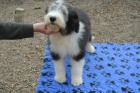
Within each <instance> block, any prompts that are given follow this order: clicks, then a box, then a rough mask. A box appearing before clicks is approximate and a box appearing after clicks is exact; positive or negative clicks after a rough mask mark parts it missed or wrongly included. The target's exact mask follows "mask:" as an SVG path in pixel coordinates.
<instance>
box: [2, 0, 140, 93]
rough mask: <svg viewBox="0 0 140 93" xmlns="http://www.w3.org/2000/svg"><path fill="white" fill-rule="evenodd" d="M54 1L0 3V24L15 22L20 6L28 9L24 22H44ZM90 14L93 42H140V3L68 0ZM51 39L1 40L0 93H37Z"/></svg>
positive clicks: (39, 36) (7, 0) (10, 0)
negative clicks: (45, 14) (47, 45)
mask: <svg viewBox="0 0 140 93" xmlns="http://www.w3.org/2000/svg"><path fill="white" fill-rule="evenodd" d="M51 1H52V0H0V21H5V22H14V11H15V9H16V8H17V7H20V8H24V9H25V15H24V23H35V22H41V21H43V17H44V11H45V8H46V6H47V5H49V2H51ZM68 2H69V3H70V4H71V5H72V6H74V7H79V8H81V9H83V10H84V11H86V12H87V14H88V15H89V17H90V19H91V23H92V33H93V34H94V35H95V40H94V41H93V43H103V42H116V43H126V42H130V43H140V0H68ZM46 42H47V36H45V35H43V34H37V33H35V35H34V38H28V39H22V40H1V41H0V93H33V92H35V88H36V85H37V82H38V78H39V75H40V71H41V68H42V62H43V57H44V47H45V44H46Z"/></svg>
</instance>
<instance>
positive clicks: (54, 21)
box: [44, 0, 68, 32]
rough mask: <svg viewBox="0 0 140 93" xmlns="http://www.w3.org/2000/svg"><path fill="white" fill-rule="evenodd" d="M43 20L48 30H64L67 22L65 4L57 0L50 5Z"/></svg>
mask: <svg viewBox="0 0 140 93" xmlns="http://www.w3.org/2000/svg"><path fill="white" fill-rule="evenodd" d="M44 20H45V22H46V24H47V27H48V29H49V30H52V31H56V32H57V31H60V30H62V29H65V28H66V22H67V21H68V9H67V7H66V4H65V2H64V1H62V0H57V1H55V2H54V3H52V4H51V6H50V7H49V9H48V11H47V12H46V15H45V17H44Z"/></svg>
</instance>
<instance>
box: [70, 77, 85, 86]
mask: <svg viewBox="0 0 140 93" xmlns="http://www.w3.org/2000/svg"><path fill="white" fill-rule="evenodd" d="M71 83H72V85H73V86H79V85H81V84H82V83H83V80H82V78H73V79H72V82H71Z"/></svg>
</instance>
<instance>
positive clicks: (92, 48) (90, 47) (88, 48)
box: [86, 35, 95, 53]
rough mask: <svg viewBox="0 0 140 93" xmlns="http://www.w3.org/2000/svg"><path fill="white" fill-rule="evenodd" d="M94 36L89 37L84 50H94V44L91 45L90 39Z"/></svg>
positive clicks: (91, 51) (92, 51)
mask: <svg viewBox="0 0 140 93" xmlns="http://www.w3.org/2000/svg"><path fill="white" fill-rule="evenodd" d="M94 38H95V37H94V36H92V35H91V37H90V39H89V42H88V43H87V46H86V50H87V51H88V52H90V53H94V52H95V48H94V46H93V45H92V43H91V41H92V40H93V39H94Z"/></svg>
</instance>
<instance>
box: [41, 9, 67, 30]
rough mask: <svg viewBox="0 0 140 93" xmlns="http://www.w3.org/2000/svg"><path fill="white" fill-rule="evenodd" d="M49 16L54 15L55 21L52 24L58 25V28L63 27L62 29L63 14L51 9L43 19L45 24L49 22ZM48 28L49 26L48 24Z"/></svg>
mask: <svg viewBox="0 0 140 93" xmlns="http://www.w3.org/2000/svg"><path fill="white" fill-rule="evenodd" d="M50 17H56V21H55V22H54V24H53V25H56V26H59V27H60V28H63V29H64V28H65V27H66V23H65V20H64V17H63V14H62V13H60V12H59V11H51V12H49V13H48V14H46V15H45V17H44V20H45V22H46V24H47V25H48V24H49V25H50V24H51V21H50ZM48 28H49V26H48ZM60 28H59V29H60ZM50 29H51V27H50Z"/></svg>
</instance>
